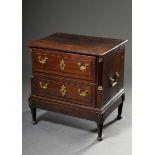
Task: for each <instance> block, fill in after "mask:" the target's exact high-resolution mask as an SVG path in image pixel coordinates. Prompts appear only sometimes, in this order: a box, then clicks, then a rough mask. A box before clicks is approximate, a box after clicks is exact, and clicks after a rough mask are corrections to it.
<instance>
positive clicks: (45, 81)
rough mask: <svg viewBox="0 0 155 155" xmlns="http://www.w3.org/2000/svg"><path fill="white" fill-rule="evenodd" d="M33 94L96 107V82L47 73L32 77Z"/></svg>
mask: <svg viewBox="0 0 155 155" xmlns="http://www.w3.org/2000/svg"><path fill="white" fill-rule="evenodd" d="M31 91H32V94H34V95H38V96H43V97H47V98H55V99H59V100H63V101H68V102H72V103H76V104H82V105H86V106H90V107H95V84H94V83H85V82H78V81H73V80H71V79H66V78H65V79H63V78H58V77H55V76H53V77H51V76H45V75H41V74H39V75H34V77H33V78H31Z"/></svg>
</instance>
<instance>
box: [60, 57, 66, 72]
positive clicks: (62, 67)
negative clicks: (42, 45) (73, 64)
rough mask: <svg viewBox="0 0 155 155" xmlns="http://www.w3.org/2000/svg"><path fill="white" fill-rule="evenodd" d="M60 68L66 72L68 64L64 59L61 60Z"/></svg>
mask: <svg viewBox="0 0 155 155" xmlns="http://www.w3.org/2000/svg"><path fill="white" fill-rule="evenodd" d="M59 67H60V69H61V70H62V71H64V70H65V67H66V64H65V62H64V60H63V59H61V60H60V64H59Z"/></svg>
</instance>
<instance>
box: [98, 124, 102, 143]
mask: <svg viewBox="0 0 155 155" xmlns="http://www.w3.org/2000/svg"><path fill="white" fill-rule="evenodd" d="M102 129H103V122H97V132H98V137H97V140H98V141H101V140H102V139H103V138H102Z"/></svg>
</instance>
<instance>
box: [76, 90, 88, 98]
mask: <svg viewBox="0 0 155 155" xmlns="http://www.w3.org/2000/svg"><path fill="white" fill-rule="evenodd" d="M78 92H79V95H80V96H83V97H85V96H86V95H87V93H88V90H85V91H82V90H81V89H78Z"/></svg>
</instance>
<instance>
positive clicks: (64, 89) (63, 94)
mask: <svg viewBox="0 0 155 155" xmlns="http://www.w3.org/2000/svg"><path fill="white" fill-rule="evenodd" d="M66 91H67V90H66V87H65V86H64V85H62V86H61V88H60V93H61V95H62V96H65V94H66Z"/></svg>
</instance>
